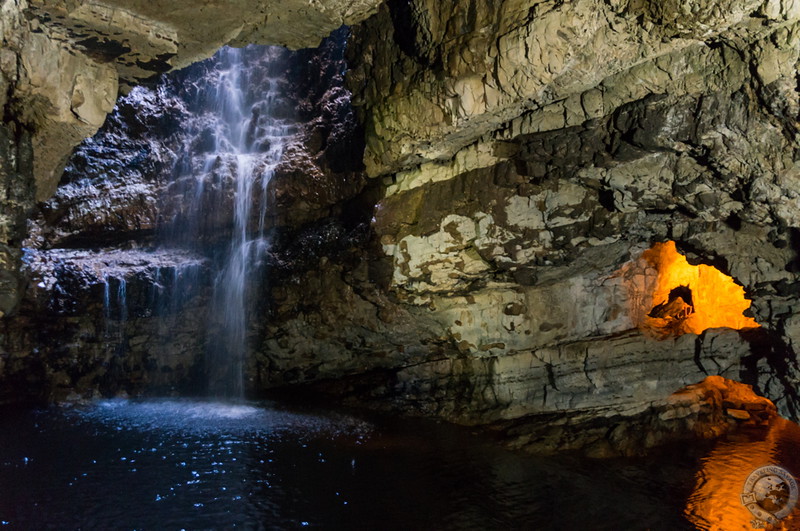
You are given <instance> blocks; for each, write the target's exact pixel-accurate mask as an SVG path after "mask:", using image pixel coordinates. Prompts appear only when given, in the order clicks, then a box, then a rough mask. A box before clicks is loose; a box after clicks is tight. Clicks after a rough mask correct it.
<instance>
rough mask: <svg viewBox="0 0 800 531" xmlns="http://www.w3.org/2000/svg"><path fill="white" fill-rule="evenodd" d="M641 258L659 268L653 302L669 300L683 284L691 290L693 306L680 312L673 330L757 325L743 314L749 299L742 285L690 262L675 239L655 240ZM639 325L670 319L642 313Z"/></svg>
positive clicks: (657, 324)
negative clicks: (676, 246)
mask: <svg viewBox="0 0 800 531" xmlns="http://www.w3.org/2000/svg"><path fill="white" fill-rule="evenodd" d="M642 258H643V259H644V260H646V261H647V263H648V264H649V265H650V266H651V267H653V268H654V269H656V270H657V271H658V280H657V282H656V288H655V291H654V292H653V299H652V300H653V304H654V305H660V304H664V305H666V304H667V303H669V302H670V293H674V291H673V290H675V289H676V288H679V287H681V286H686V287H688V288H689V290H691V299H692V306H693V308H692V309H686V310H685V311H684V312H683V314H681V318H680V319H679V323H677V324H676V329H675V330H674V331H675V332H677V333H693V334H699V333H701V332H703V331H704V330H706V329H708V328H722V327H726V328H733V329H736V330H741V329H742V328H753V327H758V326H760V325H759V324H758V323H757V322H756V320H755V319H753V318H752V317H746V316H744V315H743V312H744V311H745V310H747V309H748V308H750V301H749V300H748V299H746V298H745V297H744V288H742V286H740V285H738V284H736V283H735V282H734V281H733V279H732V278H731V277H729V276H727V275H725V274H723V273H722V272H721V271H719V270H718V269H716V268H714V267H712V266H708V265H698V266H693V265H691V264H689V262H687V261H686V257H685V256H683V255H682V254H680V253H678V251H677V249H676V248H675V242H672V241H668V242H665V243H656V244H655V245H653V247H652V248H651V249H649V250H647V251H645V252H644V253H643V254H642ZM674 322H675V320H672V323H674ZM642 324H643V325H644V326H645V327H647V328H653V329H659V328H661V329H664V328H667V327H668V326H669V325H670V324H671V323H670V319H665V318H660V317H652V316H645V317H644V323H642Z"/></svg>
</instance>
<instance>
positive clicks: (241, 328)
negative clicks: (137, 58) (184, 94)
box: [172, 47, 292, 398]
mask: <svg viewBox="0 0 800 531" xmlns="http://www.w3.org/2000/svg"><path fill="white" fill-rule="evenodd" d="M270 52H271V49H270V48H268V47H248V48H245V49H236V48H228V47H225V48H223V49H221V50H220V51H219V52H218V53H217V55H215V57H214V58H213V59H212V61H213V66H212V67H211V68H210V69H209V73H208V75H207V76H206V78H205V79H203V80H201V83H200V84H199V85H198V87H197V100H198V101H197V105H199V106H201V108H200V109H199V111H200V112H198V119H197V121H196V125H195V126H196V130H195V131H194V135H193V137H192V143H193V145H195V146H199V148H196V149H194V150H188V151H187V156H188V157H189V158H190V159H191V160H190V161H189V162H188V164H184V165H183V166H182V167H183V168H184V170H183V171H185V172H186V174H185V175H184V176H183V179H182V182H183V183H184V191H183V193H184V196H185V197H190V198H192V200H191V203H192V204H191V205H190V207H189V208H190V209H191V211H190V212H187V213H185V214H184V215H183V221H182V222H181V223H179V224H176V225H175V226H173V228H172V230H173V238H175V239H176V240H179V241H182V242H184V244H188V245H196V243H195V242H196V241H198V240H200V241H210V240H213V239H214V236H213V234H209V233H208V232H209V229H208V220H209V219H212V218H214V217H216V216H218V215H219V214H218V212H217V209H220V208H225V206H227V205H230V206H229V209H230V219H229V221H228V222H226V224H227V225H228V226H229V227H230V237H229V239H228V242H227V243H226V244H223V245H222V248H223V249H224V250H223V251H222V252H218V253H217V255H218V256H217V259H216V260H215V263H216V268H217V272H216V274H215V277H214V285H213V296H212V304H211V308H210V312H209V313H210V318H211V322H210V323H209V326H208V330H209V331H210V332H209V333H210V337H209V338H208V352H207V359H206V364H207V373H208V377H209V382H208V386H209V389H208V391H209V394H211V395H212V396H216V397H226V398H237V397H241V396H242V395H243V392H244V381H243V373H244V365H245V358H246V350H247V329H248V326H247V319H248V314H249V311H248V307H249V305H250V303H251V300H250V298H249V297H248V293H249V292H251V291H252V288H253V287H254V286H255V285H257V284H256V283H257V276H258V275H257V274H258V272H259V270H260V265H261V262H262V261H263V258H264V256H265V253H266V251H267V249H268V241H267V238H266V236H265V223H266V220H267V208H268V206H269V203H270V201H269V197H268V185H269V181H270V179H271V177H272V175H273V173H274V171H275V168H276V166H277V165H278V163H279V162H280V160H281V157H282V155H283V152H284V144H285V141H286V138H287V136H288V135H289V134H290V133H291V132H292V131H291V125H290V124H289V123H288V122H287V120H285V119H284V118H280V117H279V116H278V115H279V114H280V113H283V114H284V115H285V114H287V113H285V112H284V111H285V109H286V107H287V106H286V104H285V102H284V101H283V99H282V98H281V96H280V94H279V91H278V82H277V81H278V80H277V79H275V78H272V77H270V76H269V75H265V72H268V71H269V70H270V66H272V67H273V69H274V65H270V63H269V57H270V55H271V54H270ZM273 55H274V54H273ZM264 57H266V58H267V61H264ZM251 63H252V64H251ZM198 139H203V141H202V142H198ZM198 170H199V171H198ZM189 173H191V175H189ZM224 223H225V222H224ZM212 227H213V224H212Z"/></svg>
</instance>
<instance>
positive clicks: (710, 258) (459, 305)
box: [323, 0, 800, 429]
mask: <svg viewBox="0 0 800 531" xmlns="http://www.w3.org/2000/svg"><path fill="white" fill-rule="evenodd" d="M798 8H800V5H795V3H779V2H747V1H742V2H734V3H729V2H728V3H725V4H724V5H722V4H721V3H719V2H713V1H711V2H704V1H701V2H691V3H688V4H687V3H679V2H675V3H672V2H667V3H664V2H625V1H623V2H594V1H582V0H579V1H574V2H518V1H507V2H501V3H499V4H493V5H488V4H480V5H478V4H475V3H471V4H469V6H465V5H462V4H459V3H457V2H445V3H441V2H440V3H435V2H428V1H425V0H412V1H410V2H396V3H394V2H390V3H389V4H387V5H386V6H383V7H382V8H381V9H380V11H379V13H378V14H376V15H375V16H373V17H372V18H370V19H369V20H368V21H366V22H365V23H363V24H361V25H359V26H358V27H356V28H355V29H354V39H353V45H352V46H351V48H350V49H349V57H350V61H351V70H350V72H349V73H348V80H349V86H350V88H351V90H352V91H353V93H354V103H355V104H356V105H357V108H358V110H359V113H360V116H361V117H362V119H363V121H364V124H365V134H366V146H367V148H366V152H365V159H364V161H365V166H366V168H367V172H368V173H369V174H370V175H371V176H374V177H381V178H380V179H378V180H379V181H380V182H381V184H382V185H383V187H384V189H385V192H384V194H383V198H382V199H381V200H380V201H379V202H378V204H377V205H376V208H375V212H374V216H373V218H372V221H371V227H372V229H373V230H374V231H375V238H376V239H377V240H378V242H379V244H380V248H381V249H382V251H383V254H384V257H383V259H382V260H381V261H379V263H380V267H378V266H377V265H376V266H374V267H373V269H374V270H375V271H377V270H380V271H381V272H382V276H381V278H382V279H383V280H384V281H385V283H386V286H387V292H388V294H389V296H388V297H387V298H386V300H388V301H391V303H392V304H393V305H396V306H397V307H398V308H400V309H402V310H403V311H405V312H406V315H408V316H413V318H415V319H416V320H417V322H419V323H423V322H424V323H426V324H425V326H424V327H422V326H421V325H420V326H421V329H423V330H429V331H430V332H429V333H430V336H429V338H428V339H427V340H426V341H424V344H427V345H428V346H429V347H430V346H431V345H433V344H436V345H437V346H438V349H439V350H438V353H437V354H434V349H432V348H430V349H429V354H428V355H427V359H426V360H424V361H422V362H419V361H411V360H404V361H400V362H399V363H400V365H399V366H398V365H396V366H395V368H394V369H391V370H390V371H388V373H389V374H390V375H391V376H389V377H387V378H386V379H388V381H389V382H390V383H389V384H386V383H385V382H384V383H383V384H378V383H375V382H376V381H377V380H376V379H375V378H372V379H370V378H367V377H363V378H360V377H357V376H353V377H352V378H351V379H350V381H348V382H344V381H340V382H339V383H338V384H331V385H330V386H328V387H330V388H331V389H333V390H334V391H336V392H340V393H342V394H343V395H347V394H348V393H350V394H356V395H358V394H359V393H360V396H361V397H365V398H364V399H367V398H369V397H373V398H374V397H384V399H385V400H387V401H390V402H391V403H393V404H394V405H396V406H397V407H400V408H401V409H404V410H417V411H420V412H422V413H423V414H433V415H439V416H443V417H445V418H449V419H454V420H457V421H459V422H464V423H486V422H491V421H493V420H497V419H511V418H517V417H525V418H528V417H531V416H533V417H535V416H536V415H540V417H539V418H542V419H543V418H545V417H547V415H555V416H554V417H547V418H556V417H557V416H558V415H559V414H560V413H563V414H566V413H567V412H572V413H576V412H578V411H582V412H584V413H585V414H586V416H585V417H582V418H583V421H587V419H590V418H593V417H596V418H601V419H602V418H605V419H609V418H623V417H628V418H630V416H631V414H632V413H631V412H633V411H638V412H642V411H645V410H646V409H647V408H648V407H649V405H648V404H654V403H657V402H658V401H661V400H665V399H666V397H667V396H668V395H669V393H671V392H672V391H674V390H675V389H677V388H679V387H681V386H683V385H686V384H689V383H694V382H697V381H700V380H701V379H702V378H704V377H705V376H706V375H708V374H723V375H726V376H727V377H729V378H732V379H734V380H739V381H745V382H746V383H749V384H752V385H754V386H755V387H756V389H757V391H758V392H759V393H762V394H765V395H766V396H768V397H770V398H771V399H773V400H775V402H776V406H777V407H778V409H779V410H780V411H781V413H782V414H783V415H786V416H788V417H790V418H797V411H798V409H797V408H798V405H800V402H798V395H797V392H796V387H797V383H798V381H800V373H798V371H797V370H796V369H795V367H796V366H797V363H796V359H797V357H796V354H795V350H794V346H793V345H795V344H796V343H797V340H796V339H795V335H796V334H795V332H796V330H795V329H796V328H797V327H796V326H795V321H796V320H797V319H796V317H795V315H796V314H795V312H796V310H795V308H796V305H794V304H793V303H792V302H791V301H792V299H793V297H794V296H795V295H794V294H796V293H798V292H797V286H798V280H799V279H798V276H797V271H798V267H797V258H796V257H797V250H796V241H797V235H796V228H795V227H796V226H797V220H796V219H795V218H796V211H797V208H796V202H797V186H796V183H795V181H796V173H797V171H798V170H797V167H798V166H797V147H798V145H797V124H798V114H800V103H799V102H800V97H799V95H798V91H797V87H796V83H795V79H796V75H797V67H798V52H797V50H798V46H797V45H798V33H797V28H798V22H800V10H799V9H798ZM667 240H674V241H676V243H677V246H678V249H679V250H680V251H681V252H682V253H684V254H686V256H687V257H688V259H689V261H690V262H691V263H693V264H698V263H705V264H710V265H714V266H716V267H717V268H719V269H720V270H722V271H723V272H724V273H726V274H729V275H731V276H732V277H733V278H734V279H735V281H736V282H738V283H740V284H741V285H742V286H743V287H744V290H745V294H746V296H747V297H748V298H750V299H752V301H753V305H752V308H751V310H750V311H751V312H752V315H753V316H754V317H755V319H756V321H757V322H758V323H759V324H760V325H761V326H762V327H763V328H761V329H759V330H753V331H750V332H733V331H730V332H725V333H722V332H719V331H707V332H705V333H704V334H702V335H700V336H696V335H693V334H690V335H688V336H681V337H680V338H678V339H675V338H668V339H665V340H663V341H661V342H659V341H657V340H656V339H654V338H647V337H644V336H643V335H641V333H640V332H635V331H633V330H634V329H635V328H636V322H637V317H636V316H637V315H641V314H642V313H643V312H644V313H647V312H648V311H650V309H651V308H652V307H653V306H654V305H655V304H658V303H659V302H661V301H653V300H652V297H651V296H650V295H648V293H649V292H648V291H647V288H646V287H647V286H650V285H652V282H653V279H654V277H653V272H652V271H649V272H648V271H647V270H643V269H637V267H634V264H636V263H637V261H638V260H640V257H641V256H642V253H643V252H644V251H645V250H646V249H648V248H649V247H650V246H651V245H652V244H653V243H654V242H663V241H667ZM648 296H650V297H651V298H650V299H648ZM684 342H685V343H684ZM662 348H663V349H666V350H665V352H667V351H668V352H669V353H668V354H666V353H665V359H666V358H669V359H671V360H673V361H672V362H666V363H665V364H664V365H662V366H659V365H658V361H657V360H658V358H659V357H660V355H659V354H657V353H658V352H660V351H661V349H662ZM684 349H685V350H684ZM681 352H685V353H684V354H681ZM706 355H709V356H711V357H712V358H714V361H711V360H710V359H708V360H707V361H706V360H705V358H704V357H705V356H706ZM437 356H438V359H437ZM718 356H721V357H718ZM690 359H691V360H692V361H691V362H690V361H689V360H690ZM629 360H630V362H631V363H632V364H633V365H631V366H628V365H627V363H628V361H629ZM633 360H636V361H633ZM680 360H684V361H680ZM384 365H385V364H384ZM323 366H324V365H323ZM625 367H630V368H633V367H637V368H636V369H634V372H627V370H628V369H626V368H625ZM595 368H596V370H597V372H595ZM639 369H641V370H642V372H641V373H639V372H636V371H638V370H639ZM672 371H674V372H672ZM649 378H650V379H649ZM681 382H684V383H681ZM617 384H619V386H620V387H619V388H616V387H615V385H617ZM326 385H327V384H326ZM563 390H566V391H563ZM562 392H563V394H562ZM600 410H602V411H604V413H602V414H600V413H597V412H598V411H600ZM578 415H579V416H580V414H578ZM573 420H574V421H575V426H578V425H580V424H581V422H583V421H580V420H578V417H574V418H573ZM597 422H600V424H603V422H606V421H602V420H600V421H597ZM609 422H614V421H609ZM605 425H606V426H608V424H607V423H606V424H605ZM576 429H579V428H576Z"/></svg>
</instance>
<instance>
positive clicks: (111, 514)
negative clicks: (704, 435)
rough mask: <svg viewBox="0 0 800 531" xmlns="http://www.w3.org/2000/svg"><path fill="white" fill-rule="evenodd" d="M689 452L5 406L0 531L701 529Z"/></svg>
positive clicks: (113, 407) (383, 422)
mask: <svg viewBox="0 0 800 531" xmlns="http://www.w3.org/2000/svg"><path fill="white" fill-rule="evenodd" d="M731 444H734V443H731ZM748 444H750V443H748ZM684 450H685V449H681V448H676V449H673V450H670V451H667V452H666V453H663V454H660V455H658V456H651V457H649V458H645V459H621V460H620V459H617V460H588V459H581V458H576V457H568V456H561V457H533V456H528V455H522V454H518V453H514V452H509V451H506V450H504V449H502V448H501V447H500V446H499V445H498V444H497V442H496V441H493V440H490V439H489V438H487V437H486V436H485V435H481V434H474V433H472V432H471V431H470V430H466V429H461V428H459V427H455V426H449V425H445V424H437V423H433V422H425V421H410V420H400V419H393V418H384V417H373V416H370V417H365V416H362V415H358V414H349V413H341V412H336V411H319V410H314V409H297V408H294V409H289V408H285V407H280V406H278V405H276V404H267V403H240V404H224V403H211V402H202V401H190V400H150V401H126V400H112V401H102V402H97V403H94V404H91V405H88V406H81V407H74V408H50V409H45V410H5V411H3V414H2V416H0V493H2V495H1V496H0V521H2V522H3V524H4V526H5V528H9V529H48V528H50V529H78V528H82V529H223V528H225V529H228V528H243V529H298V528H306V527H314V528H326V529H414V530H416V529H481V530H485V529H615V530H618V529H626V530H627V529H693V528H696V526H698V525H703V522H704V520H703V519H702V518H703V517H702V515H700V516H698V515H699V514H700V513H701V512H702V510H701V509H702V503H699V501H698V499H697V496H698V492H700V495H702V496H705V498H704V499H705V500H710V499H711V497H709V495H707V494H702V492H701V491H702V485H703V483H698V478H700V477H702V475H703V470H704V468H703V467H704V463H707V462H708V459H706V458H713V456H714V455H716V454H714V453H713V451H712V452H710V453H708V452H706V454H705V455H690V454H691V452H686V451H684ZM727 451H731V449H730V448H728V450H727ZM709 456H710V457H709ZM703 459H706V461H704V460H703ZM726 461H727V459H722V462H723V463H724V462H726ZM717 462H719V460H717ZM714 474H717V473H714ZM717 475H719V474H717ZM736 481H738V479H737V480H736ZM717 487H718V486H717ZM715 488H716V487H715ZM716 490H717V491H719V489H718V488H716ZM693 491H696V492H694V494H693ZM734 491H735V488H734ZM693 496H694V497H693ZM690 500H691V501H690ZM737 500H738V498H737V499H734V500H733V501H730V500H727V501H728V502H730V503H733V504H735V503H738V501H737ZM700 501H702V500H700ZM714 503H717V501H714ZM687 504H688V505H687ZM698 507H700V508H698ZM706 528H708V529H711V528H713V527H706Z"/></svg>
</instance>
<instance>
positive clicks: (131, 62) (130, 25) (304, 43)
mask: <svg viewBox="0 0 800 531" xmlns="http://www.w3.org/2000/svg"><path fill="white" fill-rule="evenodd" d="M28 4H29V5H28V6H27V9H26V10H25V16H26V17H27V18H28V19H29V20H31V21H32V22H33V24H34V26H36V27H40V26H44V27H47V28H48V30H49V31H51V32H52V36H53V38H55V39H59V40H64V41H69V42H71V43H73V44H74V45H75V46H76V48H77V49H78V50H80V51H81V52H82V53H83V54H85V55H86V56H88V57H90V58H92V59H94V60H96V61H97V62H100V63H105V64H109V65H111V66H113V68H115V69H116V70H117V71H118V72H119V76H120V78H121V79H122V80H123V82H125V83H128V84H130V85H135V84H137V83H139V82H141V81H143V80H145V79H147V78H149V77H152V76H153V75H154V74H160V73H162V72H166V71H168V70H172V69H174V68H181V67H184V66H186V65H188V64H191V63H193V62H195V61H198V60H200V59H205V58H207V57H210V56H211V55H212V54H213V53H214V52H216V51H217V50H218V49H219V48H220V47H221V46H222V45H225V44H231V45H233V46H244V45H247V44H280V45H283V46H287V47H289V48H293V49H298V48H306V47H314V46H316V45H318V44H319V42H320V41H321V40H322V39H323V38H324V37H326V36H328V35H329V34H330V33H331V32H332V31H333V30H335V29H337V28H339V27H340V26H342V25H348V24H355V23H357V22H359V21H361V20H363V19H365V18H367V17H368V16H369V15H370V14H372V13H373V12H374V11H375V9H376V8H377V6H378V4H379V2H378V1H376V0H357V1H344V0H329V1H325V2H310V1H308V0H280V1H277V2H274V1H273V2H268V1H264V0H252V1H248V2H236V3H231V2H205V3H203V4H202V5H197V4H196V3H195V2H173V1H148V0H112V1H105V2H94V1H78V2H75V1H67V0H59V1H55V2H53V1H44V0H30V1H29V2H28Z"/></svg>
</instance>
